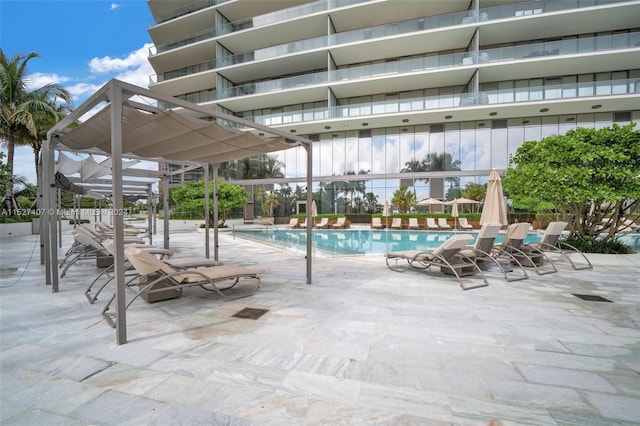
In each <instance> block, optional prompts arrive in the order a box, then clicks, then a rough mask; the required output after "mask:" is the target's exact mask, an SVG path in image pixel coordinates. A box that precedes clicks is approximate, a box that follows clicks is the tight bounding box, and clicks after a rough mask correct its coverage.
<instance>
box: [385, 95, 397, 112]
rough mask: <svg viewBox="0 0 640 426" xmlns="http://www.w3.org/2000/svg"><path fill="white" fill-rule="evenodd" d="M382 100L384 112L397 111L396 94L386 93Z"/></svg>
mask: <svg viewBox="0 0 640 426" xmlns="http://www.w3.org/2000/svg"><path fill="white" fill-rule="evenodd" d="M384 102H385V106H384V112H385V113H390V112H398V94H393V95H386V96H385V100H384Z"/></svg>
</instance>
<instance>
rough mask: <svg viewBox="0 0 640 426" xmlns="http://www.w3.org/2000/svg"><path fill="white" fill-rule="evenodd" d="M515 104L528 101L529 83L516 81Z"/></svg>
mask: <svg viewBox="0 0 640 426" xmlns="http://www.w3.org/2000/svg"><path fill="white" fill-rule="evenodd" d="M515 100H516V102H526V101H528V100H529V81H528V80H518V81H516V98H515Z"/></svg>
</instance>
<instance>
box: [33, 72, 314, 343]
mask: <svg viewBox="0 0 640 426" xmlns="http://www.w3.org/2000/svg"><path fill="white" fill-rule="evenodd" d="M134 96H140V97H143V98H146V99H151V100H154V101H157V102H162V103H165V104H168V105H172V107H173V108H176V109H182V110H184V111H185V112H187V113H189V114H192V115H197V116H200V117H203V118H204V119H196V118H193V117H190V116H187V115H186V114H185V115H181V114H179V113H177V112H176V111H172V110H160V109H158V108H156V107H153V106H149V105H144V104H140V103H138V102H134V101H132V100H131V98H132V97H134ZM103 102H106V103H107V105H106V106H105V107H104V108H102V109H101V110H100V111H98V112H97V113H96V114H95V115H93V116H92V117H91V118H89V119H88V120H86V121H84V122H82V123H80V124H79V125H76V124H77V123H78V122H79V119H80V118H81V117H82V116H84V115H85V114H86V113H87V112H89V111H90V110H92V109H93V108H94V107H96V106H97V105H99V104H101V103H103ZM216 120H217V121H216ZM222 121H224V122H227V123H230V125H229V126H224V125H221V124H220V122H222ZM232 126H234V127H232ZM240 128H242V130H240ZM311 144H312V142H311V141H310V140H309V139H306V138H304V137H301V136H296V135H292V134H290V133H287V132H284V131H282V130H279V129H272V128H270V127H267V126H263V125H260V124H257V123H253V122H251V121H248V120H245V119H242V118H239V117H235V116H232V115H229V114H225V113H221V112H217V111H215V110H213V109H208V108H204V107H202V106H199V105H196V104H192V103H190V102H187V101H184V100H181V99H178V98H173V97H171V96H166V95H162V94H159V93H155V92H153V91H151V90H148V89H144V88H141V87H137V86H134V85H131V84H129V83H125V82H122V81H119V80H111V81H109V82H108V83H107V84H105V85H104V86H103V87H102V88H100V89H99V90H98V91H97V92H96V93H95V94H94V95H93V96H91V97H90V98H89V99H88V100H87V101H86V102H84V103H83V104H82V105H80V106H79V107H78V108H77V109H75V110H74V111H73V112H72V113H71V114H69V115H68V116H67V117H66V118H65V119H63V120H62V121H60V122H59V123H58V124H57V125H56V126H54V127H53V128H52V129H51V130H50V131H49V133H48V134H47V141H46V143H45V144H43V148H42V157H43V161H42V167H43V170H42V185H43V187H42V190H41V193H42V198H43V199H42V206H43V208H44V209H45V211H46V212H47V216H48V220H44V221H43V226H42V227H41V232H42V238H43V246H44V259H45V263H46V275H47V276H46V281H47V284H51V285H52V289H53V291H54V292H56V291H58V266H57V259H58V255H57V236H56V224H57V223H56V216H57V215H56V212H55V184H53V185H52V183H53V182H54V174H55V164H54V151H55V150H56V149H63V150H72V151H76V152H87V153H93V154H101V155H107V156H109V157H110V158H111V163H110V166H111V192H112V200H113V209H114V211H119V210H121V209H122V206H123V196H124V191H123V183H124V182H123V162H122V158H123V156H124V157H127V158H133V159H148V160H153V161H158V162H171V163H184V164H191V165H208V164H219V163H222V162H225V161H231V160H240V159H243V158H247V157H251V156H255V155H260V154H266V153H270V152H274V151H280V150H282V149H286V148H290V147H294V146H298V145H299V146H302V147H304V148H305V150H306V152H307V188H309V190H308V191H307V205H311V201H312V199H311V195H312V191H311V188H312V167H311V164H312V149H311ZM124 164H125V166H124V167H126V164H127V163H124ZM205 170H208V168H206V169H205ZM205 180H206V181H208V173H207V171H205ZM215 180H216V175H214V181H215ZM164 182H165V188H166V187H167V180H166V179H165V181H164ZM207 191H208V187H207V186H205V192H207ZM216 193H217V191H216ZM205 205H207V208H208V197H206V198H205ZM217 213H218V212H217V198H216V197H214V217H215V219H216V220H214V233H215V234H216V235H215V237H216V240H217ZM307 216H308V217H307V220H308V222H309V223H310V222H311V220H312V218H311V211H310V210H309V211H308V212H307ZM123 228H124V223H123V217H122V216H121V215H115V216H114V242H115V244H114V248H115V251H114V265H115V270H114V275H115V281H116V340H117V343H118V344H123V343H126V316H125V309H126V308H125V306H126V300H125V279H124V260H125V258H124V232H123ZM167 234H168V222H165V243H168V240H167V238H168V235H167ZM311 240H312V234H311V227H307V256H306V259H307V284H310V283H311V261H312V257H311ZM207 243H208V237H207ZM207 247H208V246H207ZM216 247H217V244H216ZM207 254H208V253H207Z"/></svg>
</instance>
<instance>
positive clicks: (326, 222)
mask: <svg viewBox="0 0 640 426" xmlns="http://www.w3.org/2000/svg"><path fill="white" fill-rule="evenodd" d="M328 225H329V218H328V217H323V218H322V219H320V222H318V223H316V228H326V227H327V226H328Z"/></svg>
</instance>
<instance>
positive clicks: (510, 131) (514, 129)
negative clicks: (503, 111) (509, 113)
mask: <svg viewBox="0 0 640 426" xmlns="http://www.w3.org/2000/svg"><path fill="white" fill-rule="evenodd" d="M507 137H508V142H507V146H508V151H509V154H515V153H516V151H517V150H518V148H519V147H520V145H522V143H523V142H524V125H523V124H522V119H521V118H513V119H509V120H507Z"/></svg>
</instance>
